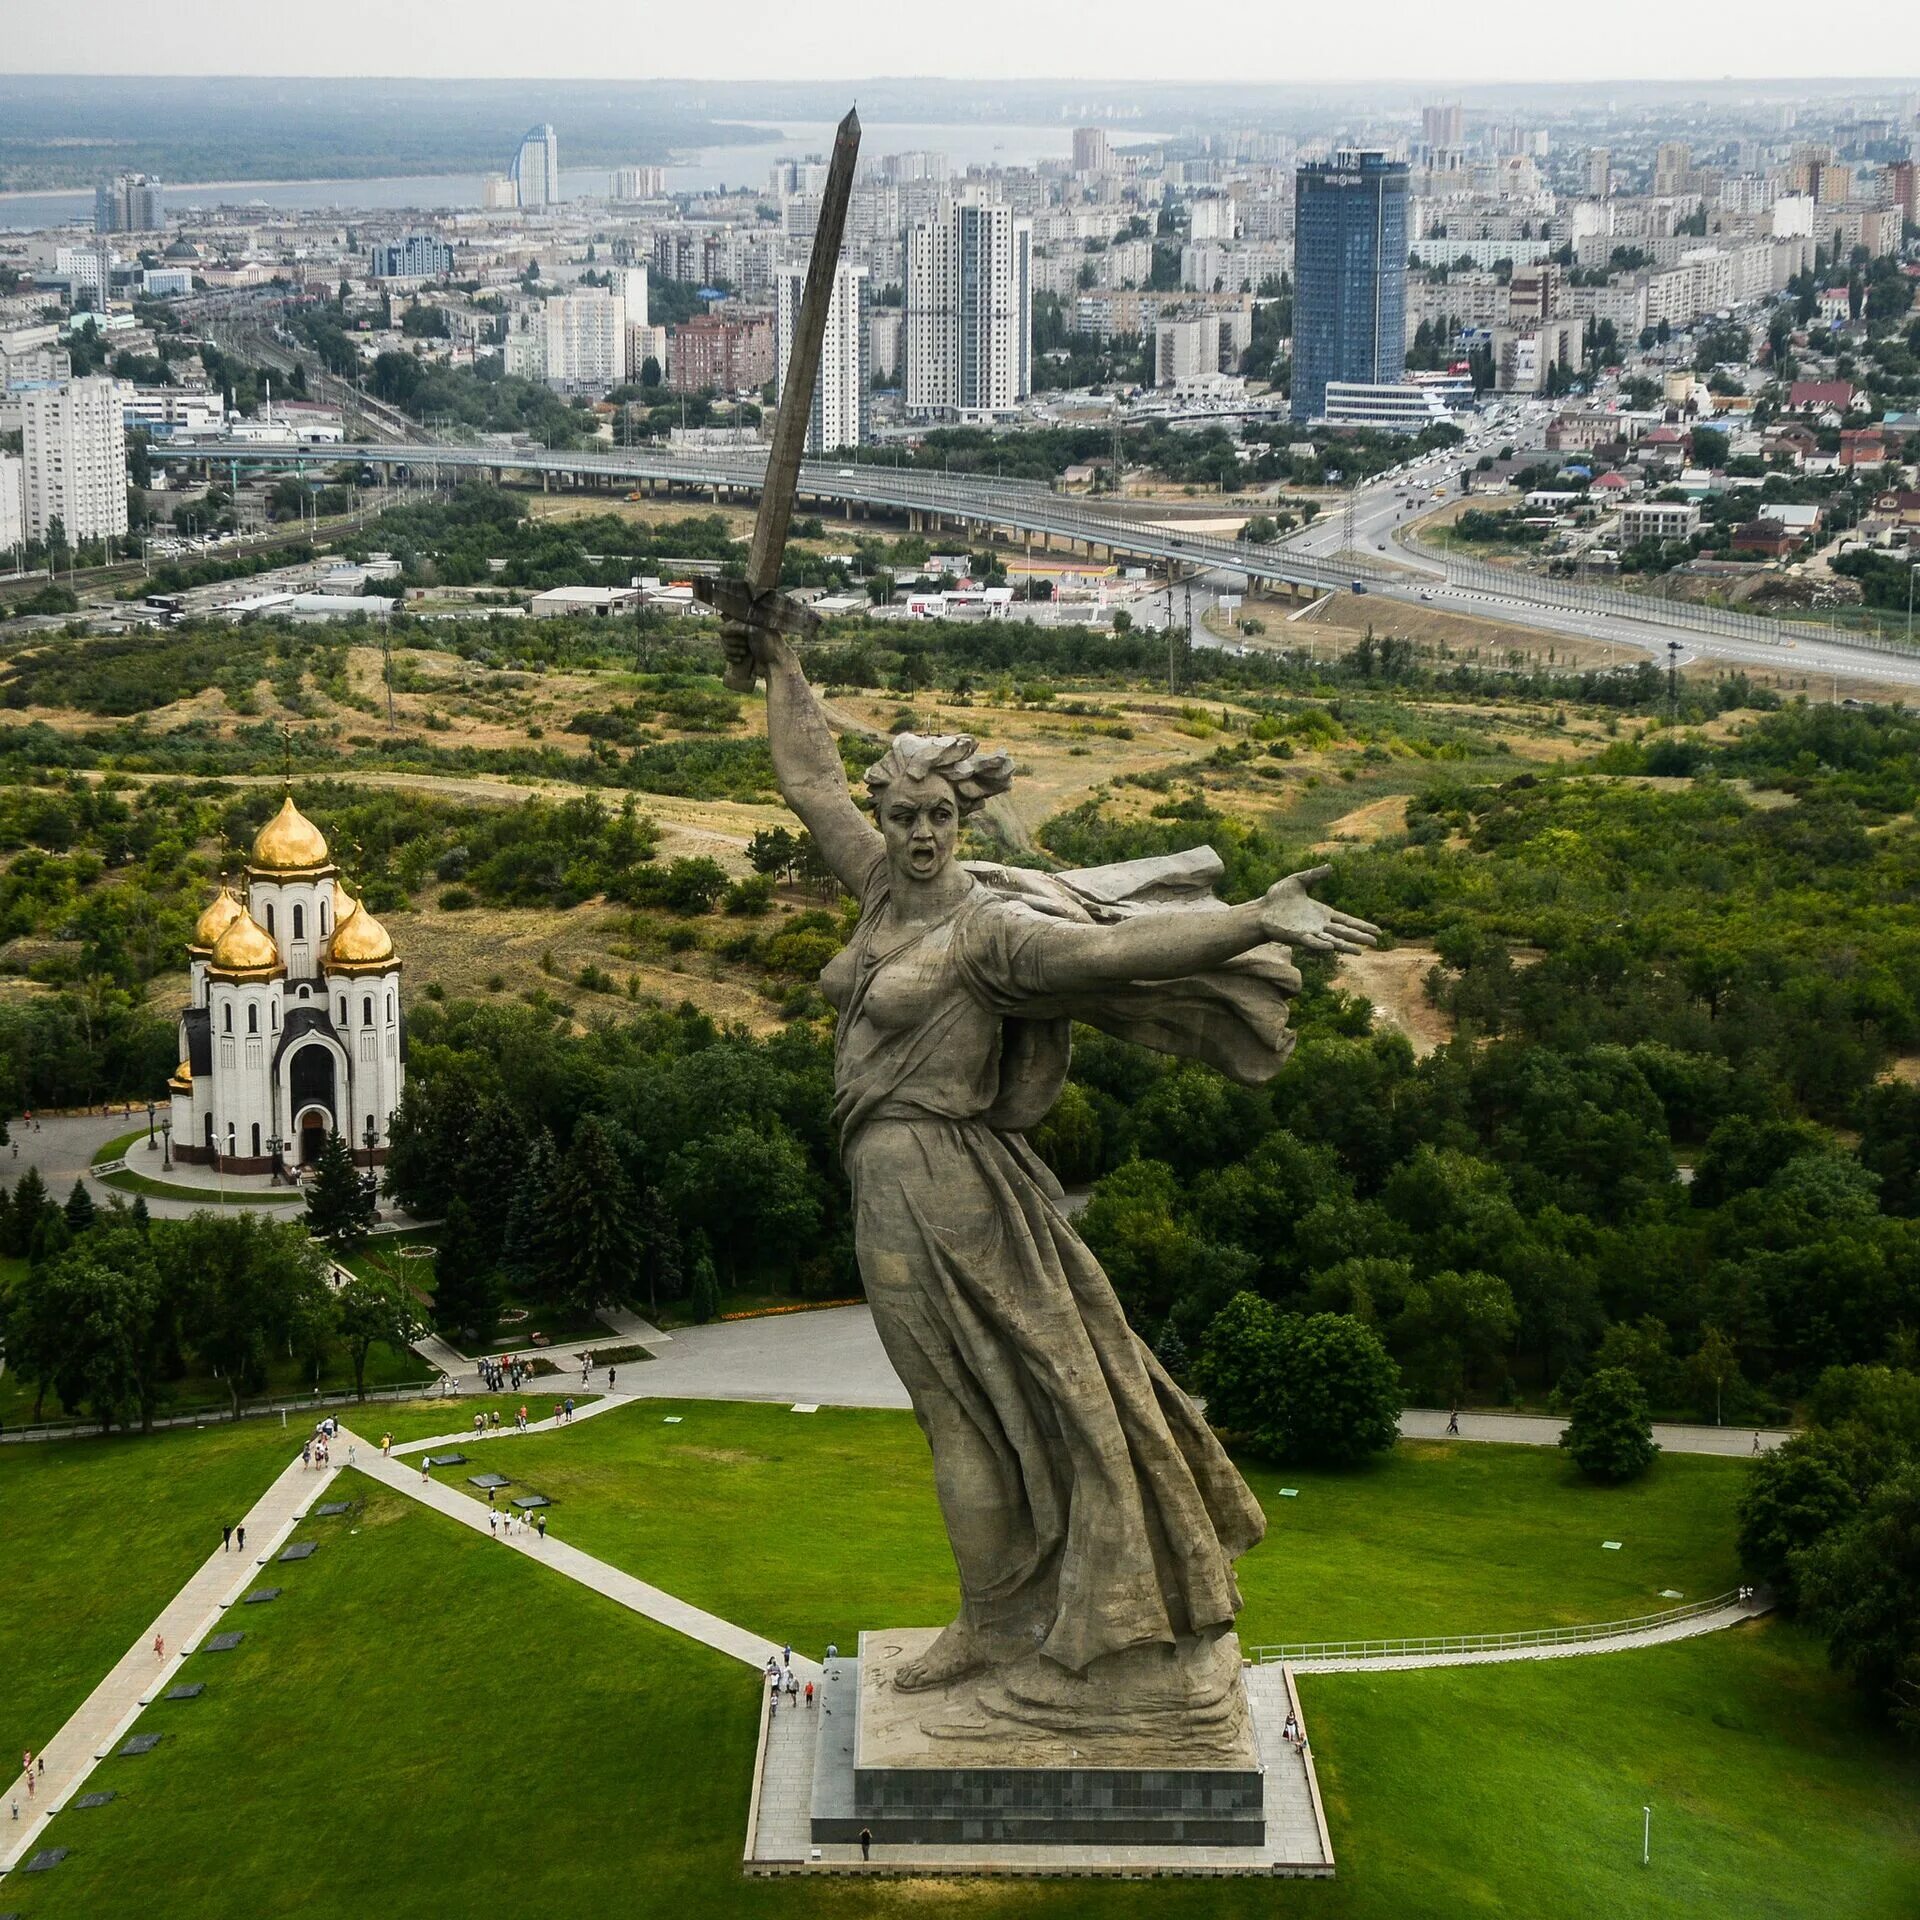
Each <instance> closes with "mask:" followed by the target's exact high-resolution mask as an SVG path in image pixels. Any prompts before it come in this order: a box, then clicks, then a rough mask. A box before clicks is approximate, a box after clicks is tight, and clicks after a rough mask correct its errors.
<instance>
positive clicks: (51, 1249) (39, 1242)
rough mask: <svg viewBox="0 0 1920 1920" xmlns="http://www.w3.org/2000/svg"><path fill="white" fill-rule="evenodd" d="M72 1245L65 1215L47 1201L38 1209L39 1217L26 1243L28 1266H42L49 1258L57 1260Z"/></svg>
mask: <svg viewBox="0 0 1920 1920" xmlns="http://www.w3.org/2000/svg"><path fill="white" fill-rule="evenodd" d="M72 1245H73V1234H72V1232H71V1231H70V1230H69V1228H68V1226H67V1216H66V1215H65V1214H64V1213H62V1212H61V1211H60V1209H59V1208H58V1207H56V1206H54V1205H53V1204H52V1203H51V1202H49V1203H48V1204H47V1205H46V1206H44V1207H42V1208H41V1209H40V1218H39V1219H38V1220H37V1221H36V1222H35V1223H34V1229H33V1238H32V1240H31V1241H29V1242H28V1245H27V1261H28V1264H29V1265H30V1266H35V1267H38V1266H44V1265H45V1264H46V1262H47V1261H49V1260H57V1259H59V1257H60V1256H61V1255H62V1254H63V1253H65V1252H66V1250H67V1249H68V1248H69V1247H70V1246H72Z"/></svg>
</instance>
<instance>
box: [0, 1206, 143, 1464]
mask: <svg viewBox="0 0 1920 1920" xmlns="http://www.w3.org/2000/svg"><path fill="white" fill-rule="evenodd" d="M15 1293H16V1296H17V1299H16V1303H15V1310H16V1311H17V1312H18V1314H19V1316H20V1318H21V1321H22V1324H23V1325H24V1326H26V1327H28V1328H32V1329H37V1330H41V1331H42V1332H43V1333H44V1334H45V1335H46V1336H47V1338H48V1340H49V1345H50V1351H49V1352H47V1353H45V1354H41V1353H30V1355H29V1360H30V1362H31V1363H33V1364H35V1365H38V1364H42V1363H44V1362H45V1361H47V1360H50V1361H51V1370H52V1381H53V1386H54V1388H55V1390H56V1391H57V1392H58V1394H59V1396H60V1399H61V1403H62V1404H63V1405H64V1406H66V1407H67V1408H68V1409H69V1410H70V1411H73V1412H81V1411H84V1412H86V1413H89V1414H91V1415H92V1416H93V1417H94V1418H95V1419H96V1420H98V1421H99V1422H100V1426H101V1430H102V1431H103V1432H105V1431H107V1430H108V1429H110V1428H111V1427H112V1426H113V1423H114V1422H115V1421H116V1420H118V1421H120V1422H121V1423H122V1424H123V1425H125V1424H129V1423H130V1422H131V1420H132V1418H133V1416H134V1415H136V1414H137V1415H138V1416H139V1420H140V1426H141V1430H142V1431H143V1432H151V1431H152V1427H153V1407H154V1400H155V1397H156V1394H157V1391H158V1386H159V1362H160V1356H161V1352H162V1347H163V1341H162V1338H161V1335H162V1331H163V1326H164V1320H163V1305H162V1303H163V1290H162V1287H161V1283H160V1274H159V1271H158V1269H157V1267H156V1266H155V1264H154V1259H153V1254H152V1251H151V1249H150V1248H149V1247H148V1245H147V1242H146V1240H145V1238H144V1237H143V1236H142V1235H141V1234H140V1233H139V1232H138V1231H137V1230H136V1229H135V1228H134V1227H133V1226H132V1224H131V1223H130V1222H121V1221H115V1222H114V1223H113V1224H112V1225H111V1226H102V1227H101V1228H99V1230H97V1231H95V1232H93V1233H90V1234H88V1235H87V1237H86V1239H85V1240H83V1241H81V1242H79V1243H78V1244H77V1245H75V1246H72V1247H69V1248H68V1249H66V1250H65V1251H64V1252H62V1253H60V1254H58V1255H57V1256H55V1257H54V1258H52V1259H49V1260H47V1261H46V1262H44V1263H43V1264H41V1265H39V1266H36V1267H33V1268H31V1269H30V1270H29V1271H28V1273H27V1276H26V1278H25V1279H24V1280H22V1281H20V1282H19V1283H18V1285H17V1287H16V1289H15ZM13 1318H14V1313H12V1312H10V1314H9V1324H10V1325H11V1323H12V1320H13ZM36 1404H37V1403H36Z"/></svg>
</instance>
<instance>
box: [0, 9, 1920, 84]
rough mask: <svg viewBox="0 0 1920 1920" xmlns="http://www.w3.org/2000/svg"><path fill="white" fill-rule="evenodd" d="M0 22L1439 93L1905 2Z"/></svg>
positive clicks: (52, 12) (1653, 73) (258, 68)
mask: <svg viewBox="0 0 1920 1920" xmlns="http://www.w3.org/2000/svg"><path fill="white" fill-rule="evenodd" d="M0 11H4V12H5V13H6V14H8V15H10V16H11V18H10V19H9V21H8V24H7V28H6V33H5V46H4V51H0V66H4V68H5V69H6V70H7V71H10V72H13V73H119V74H128V73H131V74H138V73H167V74H178V73H191V74H226V73H252V74H259V73H266V74H302V73H312V74H346V75H419V76H426V77H432V76H445V77H459V76H471V77H475V78H515V77H526V78H573V77H578V78H583V79H657V78H662V77H674V76H688V77H697V78H703V79H711V80H714V81H724V80H725V79H726V78H727V77H728V76H729V75H732V76H736V77H740V78H750V79H783V78H784V79H853V78H858V77H860V76H862V75H869V74H882V75H884V74H895V75H926V76H929V77H937V76H940V75H945V74H951V75H955V76H961V77H966V78H991V79H1002V78H1008V79H1011V78H1035V79H1060V80H1067V79H1071V78H1085V79H1099V80H1125V79H1128V78H1133V77H1140V76H1147V77H1151V78H1153V79H1157V80H1208V79H1213V78H1219V77H1224V76H1229V75H1230V76H1231V77H1232V78H1234V79H1235V80H1239V81H1243V82H1244V81H1260V80H1272V81H1294V82H1303V81H1316V80H1319V81H1329V80H1337V81H1365V80H1370V79H1377V80H1421V81H1424V80H1432V81H1434V82H1435V83H1436V84H1438V83H1440V82H1442V81H1445V80H1456V81H1467V82H1473V81H1480V82H1494V81H1515V80H1523V81H1524V80H1578V79H1583V78H1592V79H1603V78H1604V79H1621V80H1652V79H1720V78H1735V79H1742V78H1745V79H1752V78H1787V77H1788V76H1800V77H1807V78H1812V77H1816V76H1821V75H1827V76H1833V75H1859V74H1870V75H1885V76H1887V77H1889V78H1891V77H1893V76H1895V75H1913V74H1916V73H1920V0H1852V4H1849V5H1847V6H1844V7H1828V6H1821V5H1818V4H1815V3H1814V0H1791V3H1790V0H1608V4H1606V5H1604V6H1580V5H1567V4H1561V5H1548V6H1537V5H1536V6H1511V5H1509V6H1499V7H1465V6H1460V5H1457V4H1456V5H1451V6H1450V5H1443V4H1436V0H1358V3H1357V4H1354V3H1350V4H1345V5H1341V4H1333V3H1332V0H1309V3H1308V4H1305V5H1302V4H1300V0H1204V3H1203V4H1199V5H1193V6H1179V5H1173V4H1169V0H709V3H708V4H704V5H686V4H684V3H683V0H679V3H676V0H315V3H314V4H297V3H296V0H278V4H274V5H262V4H260V0H183V4H178V5H172V6H166V5H155V4H154V0H90V3H89V4H88V5H87V6H85V7H82V8H73V7H64V6H57V5H55V4H53V0H4V5H3V6H0ZM718 104H719V103H718V102H716V103H715V105H718Z"/></svg>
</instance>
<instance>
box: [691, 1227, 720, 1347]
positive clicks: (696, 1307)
mask: <svg viewBox="0 0 1920 1920" xmlns="http://www.w3.org/2000/svg"><path fill="white" fill-rule="evenodd" d="M688 1305H689V1306H690V1307H691V1308H692V1310H693V1317H694V1319H695V1320H696V1321H697V1322H698V1323H699V1324H700V1325H701V1326H703V1327H704V1326H705V1325H706V1324H707V1322H708V1321H709V1320H717V1319H718V1318H719V1317H720V1279H719V1276H718V1275H717V1274H716V1273H715V1272H714V1270H713V1255H712V1253H710V1252H709V1251H708V1249H707V1242H706V1238H705V1236H704V1235H702V1236H701V1238H700V1240H699V1241H698V1243H697V1244H696V1247H695V1251H694V1256H693V1291H692V1293H691V1295H690V1296H689V1298H688Z"/></svg>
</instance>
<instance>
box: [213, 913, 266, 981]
mask: <svg viewBox="0 0 1920 1920" xmlns="http://www.w3.org/2000/svg"><path fill="white" fill-rule="evenodd" d="M207 969H208V971H209V972H211V973H219V974H225V975H227V976H229V977H230V978H233V979H236V980H252V979H269V978H271V977H272V976H273V975H274V974H277V973H281V972H284V971H285V969H284V968H283V967H282V966H281V964H280V949H279V948H278V947H277V946H275V945H274V943H273V935H272V934H270V933H269V932H268V931H267V930H266V928H265V927H263V926H262V925H261V924H260V922H259V921H258V920H256V919H255V918H254V917H253V915H252V914H250V913H248V912H246V911H245V910H244V909H243V910H242V911H241V913H240V916H239V918H238V919H236V920H235V921H234V923H233V924H232V926H230V927H229V928H228V929H227V930H226V932H225V933H223V934H222V935H221V936H220V938H219V939H218V940H216V941H215V942H214V943H213V957H212V958H211V959H210V960H209V961H208V962H207Z"/></svg>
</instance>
